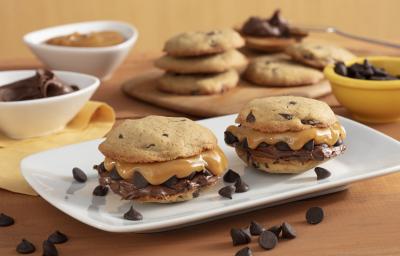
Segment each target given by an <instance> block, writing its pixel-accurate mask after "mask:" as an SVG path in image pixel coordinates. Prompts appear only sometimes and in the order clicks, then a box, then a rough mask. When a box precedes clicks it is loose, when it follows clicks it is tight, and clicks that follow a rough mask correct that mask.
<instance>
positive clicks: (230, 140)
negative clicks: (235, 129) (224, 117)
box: [224, 131, 239, 145]
mask: <svg viewBox="0 0 400 256" xmlns="http://www.w3.org/2000/svg"><path fill="white" fill-rule="evenodd" d="M224 140H225V143H226V144H228V145H232V144H234V143H237V142H239V140H238V138H237V137H236V136H235V135H233V134H232V133H231V132H229V131H225V132H224Z"/></svg>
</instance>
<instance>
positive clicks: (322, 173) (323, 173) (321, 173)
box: [314, 167, 331, 180]
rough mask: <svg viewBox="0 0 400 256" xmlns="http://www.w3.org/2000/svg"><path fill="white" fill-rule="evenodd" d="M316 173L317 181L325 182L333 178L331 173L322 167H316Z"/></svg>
mask: <svg viewBox="0 0 400 256" xmlns="http://www.w3.org/2000/svg"><path fill="white" fill-rule="evenodd" d="M314 171H315V174H317V180H323V179H326V178H329V177H330V176H331V173H330V172H329V171H328V170H327V169H325V168H322V167H315V168H314Z"/></svg>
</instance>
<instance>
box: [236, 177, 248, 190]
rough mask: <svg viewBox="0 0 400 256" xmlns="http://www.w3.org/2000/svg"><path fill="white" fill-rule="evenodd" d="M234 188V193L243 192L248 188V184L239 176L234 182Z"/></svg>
mask: <svg viewBox="0 0 400 256" xmlns="http://www.w3.org/2000/svg"><path fill="white" fill-rule="evenodd" d="M235 188H236V190H235V192H236V193H243V192H247V191H248V190H249V185H247V184H246V183H245V182H244V181H243V180H242V179H241V178H239V179H238V180H236V182H235Z"/></svg>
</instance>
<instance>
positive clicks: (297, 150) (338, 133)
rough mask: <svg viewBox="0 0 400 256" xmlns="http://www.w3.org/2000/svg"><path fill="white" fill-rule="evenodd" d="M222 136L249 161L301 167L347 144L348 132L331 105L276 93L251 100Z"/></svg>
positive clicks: (284, 168)
mask: <svg viewBox="0 0 400 256" xmlns="http://www.w3.org/2000/svg"><path fill="white" fill-rule="evenodd" d="M236 123H238V125H237V126H236V125H231V126H229V127H228V128H227V129H226V131H225V142H226V143H227V144H228V145H230V146H232V147H234V148H235V150H236V153H237V154H238V156H239V157H240V158H241V159H242V160H243V161H244V162H245V163H247V164H248V165H249V166H253V167H254V168H256V169H259V170H262V171H266V172H269V173H300V172H303V171H306V170H308V169H311V168H313V167H315V166H317V165H319V164H321V163H323V162H325V161H327V160H329V159H332V158H334V157H336V156H338V155H340V154H342V153H343V151H344V150H345V149H346V147H345V145H344V144H343V140H344V139H345V137H346V132H345V129H344V128H343V126H342V125H341V124H340V123H339V121H338V119H337V117H336V116H335V114H334V113H333V111H332V110H331V109H330V107H329V106H328V105H327V104H326V103H324V102H321V101H318V100H314V99H309V98H303V97H295V96H276V97H267V98H261V99H255V100H252V101H250V102H249V103H248V104H247V105H246V106H244V108H243V109H242V110H241V111H240V112H239V114H238V116H237V118H236Z"/></svg>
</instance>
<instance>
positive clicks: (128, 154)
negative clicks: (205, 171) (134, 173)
mask: <svg viewBox="0 0 400 256" xmlns="http://www.w3.org/2000/svg"><path fill="white" fill-rule="evenodd" d="M216 146H217V140H216V138H215V136H214V134H213V133H212V132H211V131H210V130H209V129H207V128H206V127H204V126H201V125H199V124H197V123H195V122H193V121H191V120H190V119H187V118H184V117H163V116H147V117H145V118H141V119H136V120H125V121H124V122H122V123H121V124H120V125H118V126H117V127H115V128H113V129H112V130H111V131H110V133H109V134H108V135H107V138H106V140H105V141H104V142H103V143H101V144H100V146H99V149H100V151H101V152H102V153H103V154H104V155H105V156H106V157H108V158H111V159H114V160H116V161H123V162H127V163H151V162H160V161H168V160H173V159H177V158H185V157H190V156H194V155H197V154H200V153H201V152H203V151H205V150H210V149H214V148H215V147H216Z"/></svg>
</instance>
